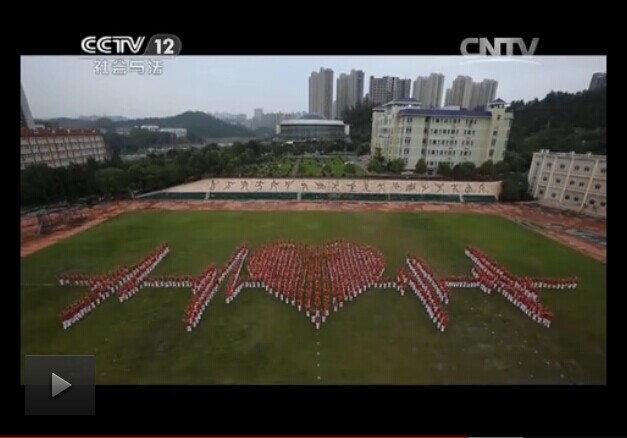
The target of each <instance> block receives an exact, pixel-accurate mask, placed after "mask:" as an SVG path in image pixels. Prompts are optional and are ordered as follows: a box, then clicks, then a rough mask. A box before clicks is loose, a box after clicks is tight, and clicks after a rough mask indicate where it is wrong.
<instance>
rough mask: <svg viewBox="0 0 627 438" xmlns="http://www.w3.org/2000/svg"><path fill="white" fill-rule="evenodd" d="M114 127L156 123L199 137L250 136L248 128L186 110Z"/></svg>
mask: <svg viewBox="0 0 627 438" xmlns="http://www.w3.org/2000/svg"><path fill="white" fill-rule="evenodd" d="M115 125H116V127H121V126H125V127H132V126H136V125H158V126H159V127H161V128H187V131H188V132H191V133H193V134H194V135H197V136H199V137H211V138H222V137H252V136H253V133H252V131H251V130H250V129H248V128H245V127H243V126H238V125H232V124H230V123H227V122H223V121H222V120H219V119H216V118H215V117H213V116H211V115H209V114H207V113H203V112H201V111H186V112H184V113H182V114H179V115H176V116H173V117H163V118H157V117H151V118H146V119H133V120H127V121H124V122H118V123H116V124H115Z"/></svg>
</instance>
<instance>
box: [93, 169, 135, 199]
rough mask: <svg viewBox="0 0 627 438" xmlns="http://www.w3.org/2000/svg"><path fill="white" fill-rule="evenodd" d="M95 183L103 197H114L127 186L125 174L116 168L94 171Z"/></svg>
mask: <svg viewBox="0 0 627 438" xmlns="http://www.w3.org/2000/svg"><path fill="white" fill-rule="evenodd" d="M95 178H96V183H97V184H98V188H99V190H100V192H101V193H102V194H103V195H116V194H118V193H120V192H122V191H124V190H126V188H127V186H128V181H127V178H126V173H125V172H124V171H123V170H122V169H118V168H117V167H105V168H104V169H100V170H98V171H96V175H95Z"/></svg>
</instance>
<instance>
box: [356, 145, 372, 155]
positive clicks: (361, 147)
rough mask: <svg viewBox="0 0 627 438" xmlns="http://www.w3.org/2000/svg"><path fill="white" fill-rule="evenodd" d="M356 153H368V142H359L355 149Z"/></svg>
mask: <svg viewBox="0 0 627 438" xmlns="http://www.w3.org/2000/svg"><path fill="white" fill-rule="evenodd" d="M356 152H357V155H368V154H369V153H370V143H361V144H360V145H359V146H357V149H356Z"/></svg>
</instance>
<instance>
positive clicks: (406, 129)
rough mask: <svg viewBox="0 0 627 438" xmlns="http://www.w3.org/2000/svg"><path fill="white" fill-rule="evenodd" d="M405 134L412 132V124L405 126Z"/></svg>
mask: <svg viewBox="0 0 627 438" xmlns="http://www.w3.org/2000/svg"><path fill="white" fill-rule="evenodd" d="M405 134H411V126H408V127H407V128H405Z"/></svg>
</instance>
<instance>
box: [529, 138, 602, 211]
mask: <svg viewBox="0 0 627 438" xmlns="http://www.w3.org/2000/svg"><path fill="white" fill-rule="evenodd" d="M527 181H528V182H529V192H530V193H531V195H532V196H533V197H534V198H536V199H537V200H538V201H540V203H541V204H544V205H547V206H550V207H555V208H561V209H567V210H573V211H577V212H581V213H587V214H590V215H593V216H601V217H605V216H606V209H607V157H606V156H605V155H592V154H591V153H588V154H576V153H574V152H551V151H549V150H547V149H543V150H540V151H539V152H536V153H534V154H533V159H532V160H531V167H530V169H529V174H528V176H527Z"/></svg>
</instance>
